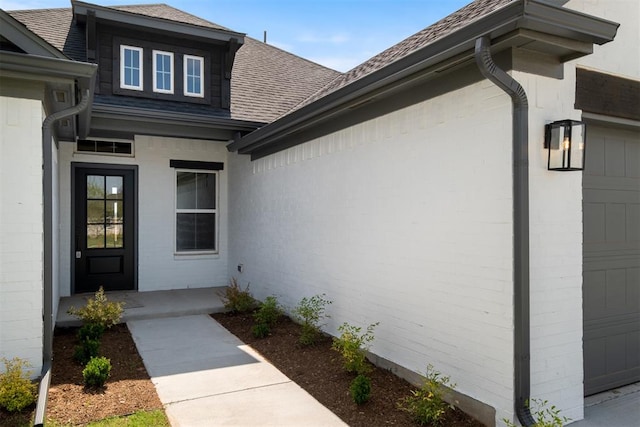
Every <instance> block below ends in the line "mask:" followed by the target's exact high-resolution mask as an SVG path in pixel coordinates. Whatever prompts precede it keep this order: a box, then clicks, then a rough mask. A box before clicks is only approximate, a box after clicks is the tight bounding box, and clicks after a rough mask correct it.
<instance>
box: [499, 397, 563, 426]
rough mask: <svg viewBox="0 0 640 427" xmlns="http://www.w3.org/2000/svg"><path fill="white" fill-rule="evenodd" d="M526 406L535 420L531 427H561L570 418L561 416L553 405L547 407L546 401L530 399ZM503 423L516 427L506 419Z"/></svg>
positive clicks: (547, 402)
mask: <svg viewBox="0 0 640 427" xmlns="http://www.w3.org/2000/svg"><path fill="white" fill-rule="evenodd" d="M526 405H527V407H528V408H529V411H530V412H531V416H532V417H533V418H534V419H535V420H536V423H535V424H534V425H533V427H562V426H564V425H565V424H566V423H568V422H569V421H571V418H567V417H565V416H561V415H560V409H558V408H556V406H555V405H551V406H549V401H547V400H542V399H530V400H527V401H526ZM503 421H504V422H505V424H506V425H507V426H508V427H516V424H514V423H513V422H511V421H509V420H508V419H506V418H505V419H503Z"/></svg>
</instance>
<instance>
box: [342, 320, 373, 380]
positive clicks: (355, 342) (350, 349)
mask: <svg viewBox="0 0 640 427" xmlns="http://www.w3.org/2000/svg"><path fill="white" fill-rule="evenodd" d="M378 325H379V322H378V323H372V324H371V325H369V326H367V332H365V333H364V334H361V332H362V328H360V327H357V326H353V325H349V324H348V323H346V322H345V323H343V324H342V325H341V326H340V327H338V331H339V332H340V337H338V338H334V339H333V345H332V346H331V348H332V349H334V350H336V351H339V352H340V353H341V354H342V359H343V362H344V369H345V370H346V371H347V372H355V373H356V374H365V373H367V372H368V371H369V370H370V369H371V368H370V367H369V365H367V362H366V356H365V354H366V353H365V352H366V351H367V350H368V349H369V346H370V343H371V341H373V329H374V328H375V327H376V326H378Z"/></svg>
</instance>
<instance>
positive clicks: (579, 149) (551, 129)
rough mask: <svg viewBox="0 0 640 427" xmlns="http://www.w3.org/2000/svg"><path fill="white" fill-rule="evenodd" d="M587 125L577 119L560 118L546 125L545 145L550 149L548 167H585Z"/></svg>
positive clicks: (559, 168)
mask: <svg viewBox="0 0 640 427" xmlns="http://www.w3.org/2000/svg"><path fill="white" fill-rule="evenodd" d="M586 141H587V139H586V125H585V124H584V122H580V121H577V120H559V121H557V122H553V123H549V124H548V125H546V126H545V136H544V146H545V148H546V149H547V151H548V156H549V158H548V164H547V169H548V170H553V171H581V170H583V169H584V159H585V147H586Z"/></svg>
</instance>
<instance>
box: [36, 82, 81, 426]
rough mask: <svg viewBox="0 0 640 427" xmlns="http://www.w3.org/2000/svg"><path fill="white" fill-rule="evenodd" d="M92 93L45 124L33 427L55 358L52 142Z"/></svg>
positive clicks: (41, 420)
mask: <svg viewBox="0 0 640 427" xmlns="http://www.w3.org/2000/svg"><path fill="white" fill-rule="evenodd" d="M89 99H90V97H89V90H88V89H87V90H86V91H85V93H84V94H83V96H82V99H81V100H80V102H79V103H78V104H76V105H74V106H73V107H71V108H67V109H66V110H62V111H58V112H57V113H53V114H51V115H49V116H47V117H46V118H45V119H44V121H43V122H42V162H43V166H42V167H43V177H42V191H43V194H42V198H43V205H44V206H43V234H44V238H43V242H44V249H43V255H44V256H43V270H44V274H43V276H44V277H43V291H42V292H43V295H42V305H43V328H44V329H43V331H42V344H43V347H42V373H41V375H40V385H39V387H38V402H37V403H36V413H35V417H34V421H33V423H34V425H35V426H36V427H39V426H42V425H44V416H45V411H46V407H47V394H48V392H49V383H50V381H51V359H52V357H53V326H54V319H53V223H52V222H53V165H52V161H53V158H52V154H51V150H52V149H53V147H52V145H51V140H52V138H53V132H52V130H51V129H52V128H53V124H54V123H55V122H56V121H58V120H60V119H63V118H65V117H69V116H73V115H75V114H78V113H80V112H81V111H83V110H84V109H86V108H87V107H88V106H89Z"/></svg>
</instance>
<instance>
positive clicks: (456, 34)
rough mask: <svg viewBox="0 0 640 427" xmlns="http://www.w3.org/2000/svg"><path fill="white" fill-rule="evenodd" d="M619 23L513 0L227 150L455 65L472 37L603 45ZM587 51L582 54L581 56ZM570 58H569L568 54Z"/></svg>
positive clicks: (255, 143) (256, 145)
mask: <svg viewBox="0 0 640 427" xmlns="http://www.w3.org/2000/svg"><path fill="white" fill-rule="evenodd" d="M617 28H618V24H616V23H613V22H611V21H607V20H605V19H601V18H597V17H594V16H590V15H585V14H582V13H579V12H576V11H573V10H570V9H565V8H562V7H558V6H555V5H551V4H547V3H545V2H543V1H540V0H517V1H512V2H510V3H508V4H506V5H504V6H502V7H500V8H498V9H496V10H494V11H493V12H491V13H489V14H487V15H486V16H483V17H481V18H480V19H478V20H475V21H472V22H470V23H468V24H466V25H465V26H463V27H461V28H458V29H456V30H454V31H453V32H451V33H448V34H445V35H443V36H442V37H440V38H437V39H435V40H434V41H432V42H430V43H428V44H426V45H425V46H424V47H421V48H419V49H418V50H416V51H414V52H412V53H409V54H408V55H407V56H404V57H401V58H399V59H397V60H396V61H394V62H391V63H389V64H387V65H385V66H383V67H382V68H379V69H377V70H375V71H372V72H371V73H369V74H366V75H364V76H363V77H361V78H359V79H355V80H353V81H352V82H350V83H348V84H346V85H345V86H342V87H339V88H338V89H336V90H335V91H333V92H329V93H327V94H326V95H324V96H322V97H321V98H319V99H317V100H315V101H313V102H311V103H310V104H307V105H304V106H302V107H300V108H299V109H297V110H295V111H292V112H290V113H288V114H286V115H285V116H283V117H281V118H279V119H277V120H276V121H274V122H271V123H269V124H267V125H266V126H263V127H261V128H260V129H258V130H256V131H254V132H252V133H250V134H248V135H245V136H241V137H240V138H237V139H235V140H234V141H233V142H231V143H230V144H228V145H227V149H228V150H229V151H232V152H233V151H237V152H238V153H239V154H252V155H253V153H254V152H256V151H258V150H262V151H264V150H265V149H266V148H267V147H269V146H272V145H275V144H277V143H278V142H279V141H280V140H282V139H284V138H286V137H287V136H289V135H293V134H295V133H297V132H299V131H300V130H302V129H305V128H308V127H310V126H321V125H322V122H324V121H326V120H329V119H331V118H332V117H334V116H336V115H338V114H342V113H344V112H345V111H348V110H349V108H353V107H354V106H357V105H360V104H362V103H363V102H364V101H366V100H368V99H372V98H374V97H378V96H380V95H382V94H385V93H390V92H391V91H393V90H394V89H397V87H399V86H401V85H406V84H408V83H411V81H412V80H415V79H419V78H421V73H423V72H424V71H425V70H428V69H429V68H430V67H434V66H438V65H441V64H443V63H445V61H448V60H451V59H455V60H456V61H457V63H460V62H462V61H464V60H466V59H467V58H468V59H471V58H472V57H473V48H474V41H475V40H476V39H477V38H478V37H481V36H482V35H490V36H491V38H492V39H494V40H495V39H497V38H499V37H502V36H505V35H508V34H510V33H511V32H512V31H514V30H517V29H529V30H533V31H537V32H541V33H545V34H548V35H551V36H557V37H563V38H568V39H572V40H577V41H584V42H587V43H596V44H599V45H601V44H604V43H607V42H609V41H611V40H613V37H614V36H615V33H616V31H617ZM584 54H585V53H581V56H582V55H584ZM572 59H573V58H572Z"/></svg>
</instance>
